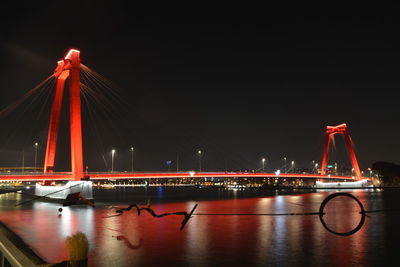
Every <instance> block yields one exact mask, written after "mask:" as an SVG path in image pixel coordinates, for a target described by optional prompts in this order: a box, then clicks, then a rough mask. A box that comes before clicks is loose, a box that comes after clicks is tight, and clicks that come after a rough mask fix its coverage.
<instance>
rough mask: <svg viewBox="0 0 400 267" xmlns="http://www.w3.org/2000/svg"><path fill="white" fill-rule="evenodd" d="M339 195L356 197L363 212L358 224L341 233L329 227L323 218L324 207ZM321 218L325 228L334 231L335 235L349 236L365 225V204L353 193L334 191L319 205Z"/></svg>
mask: <svg viewBox="0 0 400 267" xmlns="http://www.w3.org/2000/svg"><path fill="white" fill-rule="evenodd" d="M339 196H344V197H349V198H352V199H354V200H355V201H356V202H357V204H358V206H359V207H360V210H361V211H360V214H361V219H360V222H359V223H358V225H357V226H356V227H355V228H354V229H353V230H351V231H349V232H343V233H341V232H336V231H334V230H332V229H331V228H329V227H328V226H327V225H326V223H325V221H324V218H323V216H324V215H325V213H324V209H325V206H326V204H328V202H329V201H331V200H332V199H334V198H335V197H339ZM319 219H320V221H321V223H322V225H323V226H324V227H325V229H326V230H328V231H329V232H331V233H333V234H335V235H341V236H348V235H352V234H354V233H356V232H358V231H359V230H360V229H361V227H362V226H363V225H364V222H365V210H364V206H363V205H362V203H361V202H360V200H358V198H356V197H355V196H353V195H352V194H349V193H342V192H341V193H334V194H332V195H329V196H328V197H326V198H325V199H324V201H322V203H321V206H320V207H319Z"/></svg>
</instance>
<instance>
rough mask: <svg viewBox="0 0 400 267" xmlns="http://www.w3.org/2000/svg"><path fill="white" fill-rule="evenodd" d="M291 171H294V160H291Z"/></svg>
mask: <svg viewBox="0 0 400 267" xmlns="http://www.w3.org/2000/svg"><path fill="white" fill-rule="evenodd" d="M292 172H294V160H292Z"/></svg>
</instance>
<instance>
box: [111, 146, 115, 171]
mask: <svg viewBox="0 0 400 267" xmlns="http://www.w3.org/2000/svg"><path fill="white" fill-rule="evenodd" d="M114 154H115V149H113V150H111V172H114Z"/></svg>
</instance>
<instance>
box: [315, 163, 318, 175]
mask: <svg viewBox="0 0 400 267" xmlns="http://www.w3.org/2000/svg"><path fill="white" fill-rule="evenodd" d="M315 171H316V172H317V173H318V163H315Z"/></svg>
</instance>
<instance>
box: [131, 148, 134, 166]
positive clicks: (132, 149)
mask: <svg viewBox="0 0 400 267" xmlns="http://www.w3.org/2000/svg"><path fill="white" fill-rule="evenodd" d="M130 149H131V172H133V151H134V148H133V146H132V147H131V148H130Z"/></svg>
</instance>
